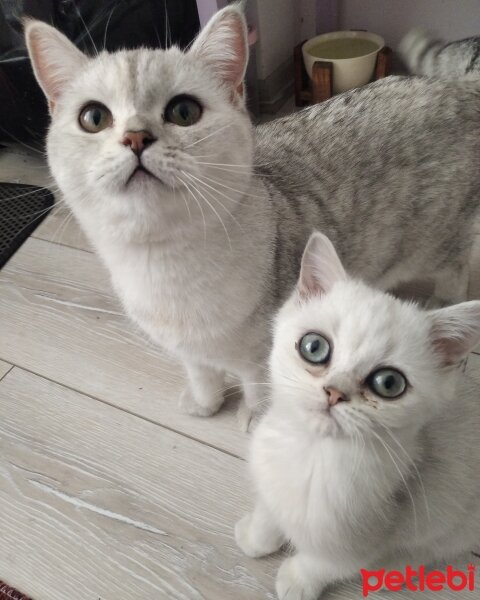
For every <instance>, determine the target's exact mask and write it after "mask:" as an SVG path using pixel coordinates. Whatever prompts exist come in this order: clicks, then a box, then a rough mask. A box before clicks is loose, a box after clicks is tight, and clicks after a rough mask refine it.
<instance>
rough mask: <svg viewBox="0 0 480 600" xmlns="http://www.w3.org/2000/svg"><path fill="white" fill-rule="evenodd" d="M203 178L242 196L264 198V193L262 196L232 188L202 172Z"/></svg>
mask: <svg viewBox="0 0 480 600" xmlns="http://www.w3.org/2000/svg"><path fill="white" fill-rule="evenodd" d="M203 179H207V180H208V181H212V182H213V183H215V184H216V185H219V186H221V187H224V188H227V189H228V190H230V191H232V192H235V193H237V194H241V195H242V196H250V197H251V198H266V195H265V194H264V195H262V196H258V195H256V194H249V193H247V192H245V191H242V190H236V189H235V188H232V187H230V186H228V185H225V184H224V183H221V182H220V181H218V180H217V179H214V178H213V177H208V176H207V175H205V174H203Z"/></svg>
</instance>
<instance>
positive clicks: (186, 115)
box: [165, 96, 202, 127]
mask: <svg viewBox="0 0 480 600" xmlns="http://www.w3.org/2000/svg"><path fill="white" fill-rule="evenodd" d="M201 116H202V107H201V105H200V104H199V103H198V101H197V100H195V98H192V97H191V96H175V98H172V99H171V100H170V102H169V103H168V104H167V108H166V109H165V121H168V122H169V123H173V124H174V125H179V126H180V127H190V125H194V124H195V123H196V122H197V121H199V120H200V117H201Z"/></svg>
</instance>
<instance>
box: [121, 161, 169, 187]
mask: <svg viewBox="0 0 480 600" xmlns="http://www.w3.org/2000/svg"><path fill="white" fill-rule="evenodd" d="M145 178H152V179H156V180H157V181H159V182H160V183H163V181H162V180H161V179H160V178H159V177H157V176H156V175H154V174H153V173H152V172H151V171H149V170H148V169H147V168H146V167H144V166H143V165H141V164H140V165H137V166H136V167H135V168H134V169H133V171H132V172H131V173H130V176H129V178H128V179H127V182H126V184H125V186H128V184H129V183H131V182H132V181H136V180H138V181H140V180H141V179H145Z"/></svg>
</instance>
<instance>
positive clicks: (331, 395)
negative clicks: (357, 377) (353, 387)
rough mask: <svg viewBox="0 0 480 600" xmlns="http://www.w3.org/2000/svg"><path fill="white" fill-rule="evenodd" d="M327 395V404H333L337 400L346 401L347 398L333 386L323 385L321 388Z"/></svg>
mask: <svg viewBox="0 0 480 600" xmlns="http://www.w3.org/2000/svg"><path fill="white" fill-rule="evenodd" d="M323 389H324V390H325V392H326V394H327V396H328V404H329V406H335V404H337V403H338V402H347V400H348V398H347V396H346V395H345V394H344V393H343V392H341V391H340V390H337V389H336V388H334V387H330V386H327V387H324V388H323Z"/></svg>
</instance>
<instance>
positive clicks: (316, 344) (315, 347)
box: [310, 340, 320, 354]
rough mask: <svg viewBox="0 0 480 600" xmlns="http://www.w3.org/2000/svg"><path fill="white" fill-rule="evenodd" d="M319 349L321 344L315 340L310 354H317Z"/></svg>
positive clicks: (311, 345)
mask: <svg viewBox="0 0 480 600" xmlns="http://www.w3.org/2000/svg"><path fill="white" fill-rule="evenodd" d="M319 349H320V342H319V341H318V340H315V341H314V342H312V343H311V344H310V352H311V353H312V354H315V352H316V351H317V350H319Z"/></svg>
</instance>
